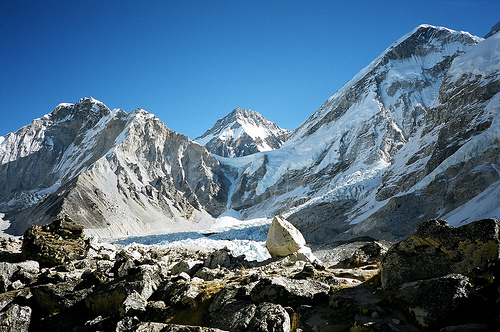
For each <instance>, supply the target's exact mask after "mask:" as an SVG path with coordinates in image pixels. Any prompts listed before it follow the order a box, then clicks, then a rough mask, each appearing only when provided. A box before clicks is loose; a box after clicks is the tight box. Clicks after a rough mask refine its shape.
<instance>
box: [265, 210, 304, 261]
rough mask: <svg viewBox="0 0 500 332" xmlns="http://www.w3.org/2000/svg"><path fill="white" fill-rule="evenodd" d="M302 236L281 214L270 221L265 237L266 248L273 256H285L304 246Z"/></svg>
mask: <svg viewBox="0 0 500 332" xmlns="http://www.w3.org/2000/svg"><path fill="white" fill-rule="evenodd" d="M305 244H306V240H305V239H304V236H302V234H301V233H300V232H299V230H298V229H297V228H295V227H294V226H293V225H292V224H291V223H290V222H288V221H287V220H286V219H285V218H283V217H282V216H276V217H274V218H273V221H272V222H271V226H270V227H269V231H268V233H267V238H266V248H267V250H268V251H269V254H270V255H271V257H273V258H278V257H286V256H288V255H291V254H293V253H295V252H297V251H299V249H300V248H302V247H303V246H305Z"/></svg>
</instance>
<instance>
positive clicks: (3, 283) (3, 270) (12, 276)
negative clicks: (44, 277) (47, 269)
mask: <svg viewBox="0 0 500 332" xmlns="http://www.w3.org/2000/svg"><path fill="white" fill-rule="evenodd" d="M38 272H40V265H39V264H38V262H36V261H25V262H20V263H9V262H0V293H3V292H7V291H8V290H11V289H14V286H13V285H14V284H15V283H16V282H21V283H23V284H26V283H29V282H31V281H33V280H34V279H35V278H36V275H37V273H38Z"/></svg>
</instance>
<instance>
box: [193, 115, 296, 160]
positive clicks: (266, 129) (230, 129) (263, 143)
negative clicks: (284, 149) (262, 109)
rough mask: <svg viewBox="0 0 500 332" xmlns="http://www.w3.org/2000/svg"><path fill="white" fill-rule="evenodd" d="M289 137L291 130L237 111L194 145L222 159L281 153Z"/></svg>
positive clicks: (221, 120)
mask: <svg viewBox="0 0 500 332" xmlns="http://www.w3.org/2000/svg"><path fill="white" fill-rule="evenodd" d="M289 135H290V131H289V130H286V129H282V128H280V127H279V126H278V125H277V124H276V123H274V122H271V121H269V120H267V119H265V118H264V117H263V116H262V115H261V114H259V113H257V112H254V111H251V110H242V109H241V108H236V109H234V110H233V111H232V112H231V113H230V114H229V115H227V116H226V117H224V118H222V119H219V120H218V121H217V123H216V124H215V125H214V126H213V127H212V128H211V129H209V130H207V131H206V132H205V133H204V134H203V135H202V136H200V137H198V138H196V139H195V142H198V143H200V144H201V145H204V146H205V147H206V148H207V149H208V150H209V151H210V152H211V153H213V154H216V155H218V156H221V157H241V156H247V155H250V154H253V153H256V152H262V151H271V150H275V149H279V148H280V147H281V146H282V145H283V143H284V142H285V141H286V140H287V138H288V136H289Z"/></svg>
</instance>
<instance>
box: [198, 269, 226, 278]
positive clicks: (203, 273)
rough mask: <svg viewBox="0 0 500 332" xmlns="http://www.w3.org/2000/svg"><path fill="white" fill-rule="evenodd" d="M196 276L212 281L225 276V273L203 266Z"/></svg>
mask: <svg viewBox="0 0 500 332" xmlns="http://www.w3.org/2000/svg"><path fill="white" fill-rule="evenodd" d="M194 276H195V277H197V278H200V279H203V280H205V281H212V280H215V279H221V278H224V276H225V274H224V272H223V271H221V270H219V269H210V268H208V267H202V268H201V269H199V270H198V271H197V272H196V273H195V274H194Z"/></svg>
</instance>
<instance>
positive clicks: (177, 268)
mask: <svg viewBox="0 0 500 332" xmlns="http://www.w3.org/2000/svg"><path fill="white" fill-rule="evenodd" d="M202 266H203V262H202V261H198V260H182V261H180V262H178V263H177V264H175V265H174V266H173V267H172V270H171V272H172V274H174V275H175V274H181V273H182V272H185V273H187V274H189V275H190V276H193V275H194V274H195V273H196V272H197V271H198V270H199V269H201V267H202Z"/></svg>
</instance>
